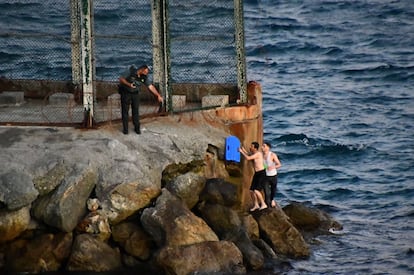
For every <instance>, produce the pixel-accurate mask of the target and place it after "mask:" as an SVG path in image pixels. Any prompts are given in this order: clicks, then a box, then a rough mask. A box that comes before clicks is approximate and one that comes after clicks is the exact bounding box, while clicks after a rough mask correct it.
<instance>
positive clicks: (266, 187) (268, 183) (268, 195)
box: [263, 176, 273, 205]
mask: <svg viewBox="0 0 414 275" xmlns="http://www.w3.org/2000/svg"><path fill="white" fill-rule="evenodd" d="M271 185H272V181H271V179H270V177H267V176H266V180H265V183H264V190H263V191H264V193H265V201H266V204H267V205H270V203H271V201H272V199H273V198H272V196H271V194H272V193H271Z"/></svg>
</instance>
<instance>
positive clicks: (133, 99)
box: [120, 91, 140, 132]
mask: <svg viewBox="0 0 414 275" xmlns="http://www.w3.org/2000/svg"><path fill="white" fill-rule="evenodd" d="M120 94H121V109H122V126H123V128H124V132H128V120H129V117H128V113H129V106H131V110H132V123H133V124H134V127H135V131H139V130H140V124H139V95H138V93H130V92H127V91H122V92H121V93H120Z"/></svg>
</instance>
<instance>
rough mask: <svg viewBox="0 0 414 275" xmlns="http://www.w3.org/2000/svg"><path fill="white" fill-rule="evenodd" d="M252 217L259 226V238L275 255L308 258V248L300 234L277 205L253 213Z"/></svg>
mask: <svg viewBox="0 0 414 275" xmlns="http://www.w3.org/2000/svg"><path fill="white" fill-rule="evenodd" d="M253 217H254V218H255V219H256V221H257V223H258V224H259V228H260V236H261V238H262V239H264V240H265V241H266V242H268V243H269V244H270V246H271V247H272V249H273V250H274V251H275V252H276V253H278V254H282V255H286V256H288V257H292V258H307V257H309V255H310V250H309V246H308V245H307V243H306V242H305V240H304V238H303V236H302V234H301V233H300V232H299V231H298V230H297V229H296V227H294V226H293V225H292V224H291V223H290V222H289V217H288V216H286V214H285V213H284V212H283V210H282V209H281V208H280V207H279V206H278V205H276V207H275V208H268V209H265V210H261V211H255V212H253Z"/></svg>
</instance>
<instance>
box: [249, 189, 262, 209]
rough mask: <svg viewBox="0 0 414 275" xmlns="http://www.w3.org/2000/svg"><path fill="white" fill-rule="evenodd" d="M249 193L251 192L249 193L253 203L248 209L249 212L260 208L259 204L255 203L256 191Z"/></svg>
mask: <svg viewBox="0 0 414 275" xmlns="http://www.w3.org/2000/svg"><path fill="white" fill-rule="evenodd" d="M251 191H252V192H251V195H252V197H253V203H254V205H253V207H252V208H250V211H255V210H257V209H259V208H260V206H259V203H258V201H257V196H256V190H251Z"/></svg>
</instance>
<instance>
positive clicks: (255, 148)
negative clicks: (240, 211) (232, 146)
mask: <svg viewBox="0 0 414 275" xmlns="http://www.w3.org/2000/svg"><path fill="white" fill-rule="evenodd" d="M239 152H240V153H242V155H243V156H244V157H245V158H246V159H247V160H252V161H253V166H254V175H253V179H252V184H251V186H250V190H251V191H253V194H254V196H253V197H254V207H253V208H252V209H250V211H255V210H257V209H260V210H262V209H265V208H267V204H266V203H265V201H264V199H263V196H262V192H261V191H262V190H264V182H265V180H266V170H265V168H264V165H263V154H262V152H260V151H259V143H257V142H255V141H254V142H252V144H251V145H250V153H249V152H247V150H246V149H244V147H240V148H239Z"/></svg>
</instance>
